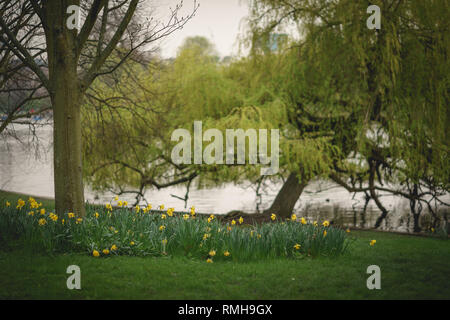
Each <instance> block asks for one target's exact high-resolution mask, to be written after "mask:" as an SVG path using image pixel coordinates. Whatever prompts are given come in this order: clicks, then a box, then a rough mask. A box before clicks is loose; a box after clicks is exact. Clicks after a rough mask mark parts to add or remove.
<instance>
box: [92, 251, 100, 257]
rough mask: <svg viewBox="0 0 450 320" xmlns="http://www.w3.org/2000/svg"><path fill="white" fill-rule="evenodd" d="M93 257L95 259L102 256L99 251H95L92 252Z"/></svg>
mask: <svg viewBox="0 0 450 320" xmlns="http://www.w3.org/2000/svg"><path fill="white" fill-rule="evenodd" d="M92 255H93V256H94V257H98V256H100V253H99V252H98V251H97V250H94V251H92Z"/></svg>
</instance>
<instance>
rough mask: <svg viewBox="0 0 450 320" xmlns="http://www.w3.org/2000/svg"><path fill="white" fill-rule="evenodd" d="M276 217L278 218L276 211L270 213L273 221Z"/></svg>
mask: <svg viewBox="0 0 450 320" xmlns="http://www.w3.org/2000/svg"><path fill="white" fill-rule="evenodd" d="M276 218H277V215H276V214H275V213H272V214H271V215H270V219H272V221H275V219H276Z"/></svg>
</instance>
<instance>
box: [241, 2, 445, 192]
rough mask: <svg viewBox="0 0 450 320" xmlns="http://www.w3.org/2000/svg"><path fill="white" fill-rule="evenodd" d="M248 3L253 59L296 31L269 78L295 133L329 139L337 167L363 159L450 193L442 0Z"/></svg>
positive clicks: (362, 163) (401, 175)
mask: <svg viewBox="0 0 450 320" xmlns="http://www.w3.org/2000/svg"><path fill="white" fill-rule="evenodd" d="M370 4H376V5H378V6H379V7H380V8H381V14H382V20H381V29H380V30H369V29H368V28H367V27H366V20H367V18H368V17H369V14H367V13H366V9H367V7H368V6H369V5H370ZM251 8H252V13H251V16H250V18H249V26H250V28H249V29H250V32H249V37H248V44H249V45H250V46H251V48H252V54H253V55H254V56H258V55H264V54H267V50H262V49H261V41H262V40H264V39H265V41H270V35H271V34H273V33H275V32H280V30H283V28H284V27H285V26H287V25H292V24H295V25H296V27H297V29H298V31H299V34H300V37H299V40H295V41H292V42H291V43H290V44H289V46H288V49H286V51H287V53H285V61H284V63H283V66H284V69H280V72H279V77H278V78H279V80H276V83H282V84H284V87H282V88H280V94H281V95H284V97H285V99H286V100H285V101H286V103H287V104H288V105H289V106H290V109H289V114H290V120H291V122H292V123H293V124H294V125H295V126H296V127H297V129H298V130H299V132H300V134H301V135H302V136H305V135H313V136H314V135H315V136H316V137H317V136H320V137H324V136H329V137H332V139H331V140H330V143H331V144H332V145H333V146H335V147H337V148H338V149H339V151H340V152H337V153H335V155H337V156H340V157H341V159H340V160H342V161H341V163H339V165H338V167H341V169H342V167H343V168H346V169H347V170H350V166H352V163H348V162H347V163H343V162H344V161H345V160H346V159H348V156H350V155H351V156H352V157H357V155H360V156H362V157H360V158H362V159H377V161H380V162H382V163H383V165H384V166H385V167H389V168H391V169H396V173H397V174H396V177H402V178H400V180H401V179H405V178H408V179H411V180H412V181H414V182H417V181H419V180H420V179H427V180H432V181H433V184H435V185H439V186H441V187H442V188H443V189H446V190H448V183H449V177H450V172H449V170H450V165H449V162H448V161H449V160H448V159H449V157H448V152H449V146H448V139H446V133H447V132H448V128H447V125H448V123H449V112H448V105H449V99H448V98H449V92H450V91H449V74H450V72H449V60H448V48H449V47H450V45H449V36H448V34H449V21H450V15H449V12H450V10H449V3H448V1H439V0H436V1H398V0H391V1H370V2H369V1H351V0H340V1H326V0H309V1H278V0H255V1H252V3H251ZM266 47H267V46H266ZM263 48H264V46H263ZM335 160H336V161H338V160H339V157H337V158H336V159H335ZM360 165H361V168H362V170H365V167H366V162H365V161H362V162H360ZM333 166H334V167H335V166H336V162H334V164H333ZM355 168H356V167H354V166H353V170H354V169H355ZM350 171H351V170H350Z"/></svg>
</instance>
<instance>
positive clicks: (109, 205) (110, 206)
mask: <svg viewBox="0 0 450 320" xmlns="http://www.w3.org/2000/svg"><path fill="white" fill-rule="evenodd" d="M105 207H106V209H107V210H109V211H112V205H111V203H107V204H106V205H105Z"/></svg>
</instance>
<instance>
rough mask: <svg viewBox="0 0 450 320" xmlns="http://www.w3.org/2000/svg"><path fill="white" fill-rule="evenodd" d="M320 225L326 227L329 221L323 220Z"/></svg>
mask: <svg viewBox="0 0 450 320" xmlns="http://www.w3.org/2000/svg"><path fill="white" fill-rule="evenodd" d="M322 225H323V226H324V227H328V226H329V225H330V222H329V221H328V220H325V221H324V222H323V223H322Z"/></svg>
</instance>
